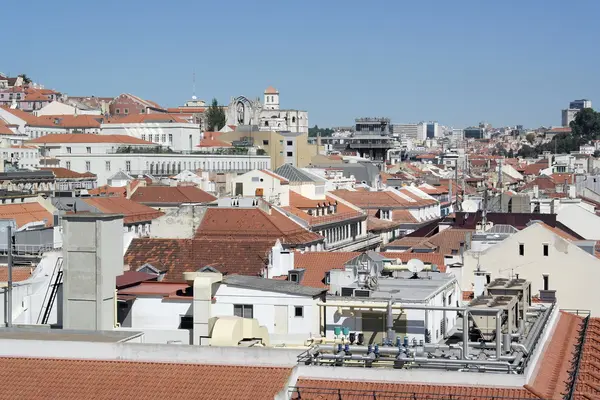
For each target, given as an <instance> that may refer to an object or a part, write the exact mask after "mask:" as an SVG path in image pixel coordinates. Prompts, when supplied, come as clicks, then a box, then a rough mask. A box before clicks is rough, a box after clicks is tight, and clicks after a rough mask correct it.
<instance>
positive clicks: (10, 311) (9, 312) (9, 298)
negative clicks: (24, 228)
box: [6, 225, 13, 328]
mask: <svg viewBox="0 0 600 400" xmlns="http://www.w3.org/2000/svg"><path fill="white" fill-rule="evenodd" d="M6 236H8V247H7V248H6V252H7V254H8V282H7V284H8V285H7V287H6V326H7V327H8V328H10V327H12V323H13V315H12V314H13V305H12V300H13V299H12V295H13V276H12V272H13V271H12V270H13V255H12V226H10V225H8V226H7V227H6Z"/></svg>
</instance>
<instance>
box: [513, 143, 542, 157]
mask: <svg viewBox="0 0 600 400" xmlns="http://www.w3.org/2000/svg"><path fill="white" fill-rule="evenodd" d="M517 155H518V156H519V157H523V158H533V157H537V155H538V152H537V150H536V149H535V148H533V147H531V146H527V145H525V146H523V147H521V149H520V150H519V152H518V153H517Z"/></svg>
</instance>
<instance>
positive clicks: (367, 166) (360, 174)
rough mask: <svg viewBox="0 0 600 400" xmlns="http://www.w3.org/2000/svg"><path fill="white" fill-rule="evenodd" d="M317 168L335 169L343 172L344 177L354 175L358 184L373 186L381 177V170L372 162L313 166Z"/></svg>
mask: <svg viewBox="0 0 600 400" xmlns="http://www.w3.org/2000/svg"><path fill="white" fill-rule="evenodd" d="M313 167H315V168H335V169H339V170H341V171H342V172H343V174H344V177H346V178H349V177H350V175H353V176H354V178H355V179H356V182H366V183H367V184H368V185H371V184H372V183H373V182H375V181H376V180H377V177H378V176H379V168H377V166H376V165H375V164H373V163H370V162H357V163H337V164H334V163H320V164H315V165H313Z"/></svg>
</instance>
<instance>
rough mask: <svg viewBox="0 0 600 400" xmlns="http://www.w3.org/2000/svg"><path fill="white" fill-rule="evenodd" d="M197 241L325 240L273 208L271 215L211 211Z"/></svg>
mask: <svg viewBox="0 0 600 400" xmlns="http://www.w3.org/2000/svg"><path fill="white" fill-rule="evenodd" d="M196 237H197V238H213V239H217V238H254V239H260V240H272V241H274V240H276V239H280V240H281V242H282V243H284V244H285V243H287V244H291V245H303V244H311V243H315V242H321V241H323V237H322V236H321V235H318V234H316V233H314V232H311V231H309V230H307V229H305V228H304V227H302V226H300V225H298V224H297V223H295V222H294V221H292V220H291V219H290V218H288V217H287V216H285V215H284V214H282V213H280V212H279V211H277V210H274V209H272V210H271V213H270V214H267V213H266V212H264V211H263V210H261V209H259V208H209V209H208V210H206V213H205V214H204V218H203V219H202V222H201V223H200V226H199V227H198V230H197V232H196Z"/></svg>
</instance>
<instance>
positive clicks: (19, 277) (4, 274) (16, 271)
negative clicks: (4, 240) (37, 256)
mask: <svg viewBox="0 0 600 400" xmlns="http://www.w3.org/2000/svg"><path fill="white" fill-rule="evenodd" d="M31 270H32V268H30V267H13V270H12V279H13V282H21V281H24V280H26V279H28V278H29V277H30V276H31ZM7 281H8V267H7V266H0V282H7Z"/></svg>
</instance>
